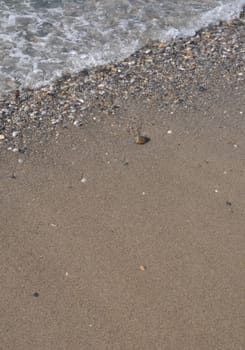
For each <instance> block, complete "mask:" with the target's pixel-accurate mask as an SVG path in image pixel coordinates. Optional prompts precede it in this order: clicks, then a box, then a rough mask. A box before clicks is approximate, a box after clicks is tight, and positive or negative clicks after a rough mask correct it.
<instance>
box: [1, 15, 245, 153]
mask: <svg viewBox="0 0 245 350" xmlns="http://www.w3.org/2000/svg"><path fill="white" fill-rule="evenodd" d="M244 31H245V30H244V12H243V13H242V14H241V17H240V19H235V20H232V21H230V22H222V23H220V24H219V25H215V26H210V27H208V28H204V29H202V30H200V31H198V32H197V33H196V35H195V36H193V37H188V38H177V39H174V40H171V41H169V42H166V43H160V42H154V43H152V44H149V45H148V46H147V47H144V48H142V49H141V50H139V51H137V52H136V53H134V54H133V55H131V56H130V57H129V58H127V59H125V60H124V61H122V62H117V63H114V64H108V65H104V66H99V67H93V68H91V69H85V70H83V71H81V72H80V73H78V74H73V75H72V74H64V76H63V77H62V78H60V79H57V80H55V81H54V82H51V83H50V84H49V85H48V86H44V87H42V88H39V89H33V90H31V89H23V90H16V91H14V92H13V93H11V94H10V95H8V96H5V97H4V100H2V101H1V103H0V113H1V114H0V115H1V117H0V138H1V140H0V149H4V148H5V149H6V148H7V149H9V150H10V151H12V150H14V152H19V151H20V152H24V151H25V150H27V149H28V147H29V145H30V143H31V142H32V141H31V140H34V137H33V136H32V132H33V134H35V135H36V136H37V134H39V135H40V137H41V135H42V134H43V136H44V135H45V137H47V133H50V134H52V133H54V132H55V129H56V127H57V125H63V127H65V128H67V127H73V126H75V127H81V126H82V125H85V124H87V123H90V122H91V121H92V123H93V122H94V121H95V115H98V114H101V115H102V117H103V118H105V117H106V115H107V114H112V115H115V119H117V117H116V116H117V115H118V114H119V113H120V108H121V106H123V105H125V104H127V103H128V101H130V100H134V101H137V103H138V104H139V103H140V104H144V106H145V108H151V107H150V106H151V105H153V106H154V107H156V109H158V110H162V111H175V110H176V109H178V108H188V109H198V108H199V106H197V105H196V103H195V101H196V100H198V101H199V102H200V101H201V100H203V102H202V104H203V105H205V104H208V103H209V102H208V101H210V102H211V100H212V99H213V98H214V95H213V92H211V93H210V91H211V90H213V89H215V85H216V86H219V85H220V88H221V89H223V88H226V87H227V86H230V87H231V86H233V85H239V86H243V82H244V57H243V55H244V47H243V39H242V38H243V37H244ZM218 94H219V92H218V91H217V95H218ZM200 95H203V99H202V97H201V96H200ZM200 103H201V102H200Z"/></svg>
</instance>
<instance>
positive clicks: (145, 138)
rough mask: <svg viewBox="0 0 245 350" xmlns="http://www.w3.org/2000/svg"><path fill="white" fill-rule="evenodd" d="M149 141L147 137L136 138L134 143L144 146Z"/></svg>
mask: <svg viewBox="0 0 245 350" xmlns="http://www.w3.org/2000/svg"><path fill="white" fill-rule="evenodd" d="M149 141H150V138H149V137H147V136H142V135H140V136H137V137H136V139H135V143H136V144H137V145H144V144H145V143H147V142H149Z"/></svg>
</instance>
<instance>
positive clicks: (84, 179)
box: [81, 176, 87, 184]
mask: <svg viewBox="0 0 245 350" xmlns="http://www.w3.org/2000/svg"><path fill="white" fill-rule="evenodd" d="M81 182H82V183H83V184H85V183H86V182H87V179H86V178H85V177H84V176H83V177H82V178H81Z"/></svg>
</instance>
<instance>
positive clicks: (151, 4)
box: [0, 0, 245, 94]
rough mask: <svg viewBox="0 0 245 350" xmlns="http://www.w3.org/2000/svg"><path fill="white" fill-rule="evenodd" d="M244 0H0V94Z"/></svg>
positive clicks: (183, 31) (193, 25)
mask: <svg viewBox="0 0 245 350" xmlns="http://www.w3.org/2000/svg"><path fill="white" fill-rule="evenodd" d="M244 4H245V0H233V1H231V0H223V1H217V0H185V1H184V0H171V1H170V0H104V1H96V0H24V1H21V2H20V1H19V0H0V94H1V93H2V92H3V91H7V90H8V89H12V88H15V87H16V84H17V86H18V84H21V85H23V86H32V87H35V86H38V85H41V84H43V83H45V82H47V81H49V80H50V79H52V78H55V77H57V76H59V75H61V74H62V73H63V72H64V71H72V72H74V71H79V70H81V69H82V68H85V67H89V66H92V65H98V64H102V63H107V62H110V61H115V60H120V59H123V58H125V57H126V56H128V55H129V54H131V53H132V52H134V51H135V50H137V49H138V48H140V47H141V46H143V45H144V44H146V43H147V42H148V41H149V40H152V39H159V40H166V39H168V38H170V37H175V36H177V35H182V36H183V35H189V34H194V33H195V31H196V30H197V29H200V28H201V27H204V26H206V25H208V24H210V23H216V22H218V21H219V20H221V19H230V18H233V17H237V16H238V15H239V13H240V11H241V9H242V6H243V5H244Z"/></svg>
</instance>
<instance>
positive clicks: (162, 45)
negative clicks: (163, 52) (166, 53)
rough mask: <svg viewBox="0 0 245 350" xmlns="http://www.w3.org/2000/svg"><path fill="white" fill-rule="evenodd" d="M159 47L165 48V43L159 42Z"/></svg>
mask: <svg viewBox="0 0 245 350" xmlns="http://www.w3.org/2000/svg"><path fill="white" fill-rule="evenodd" d="M158 47H159V49H165V47H167V45H166V44H165V43H160V44H159V45H158Z"/></svg>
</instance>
